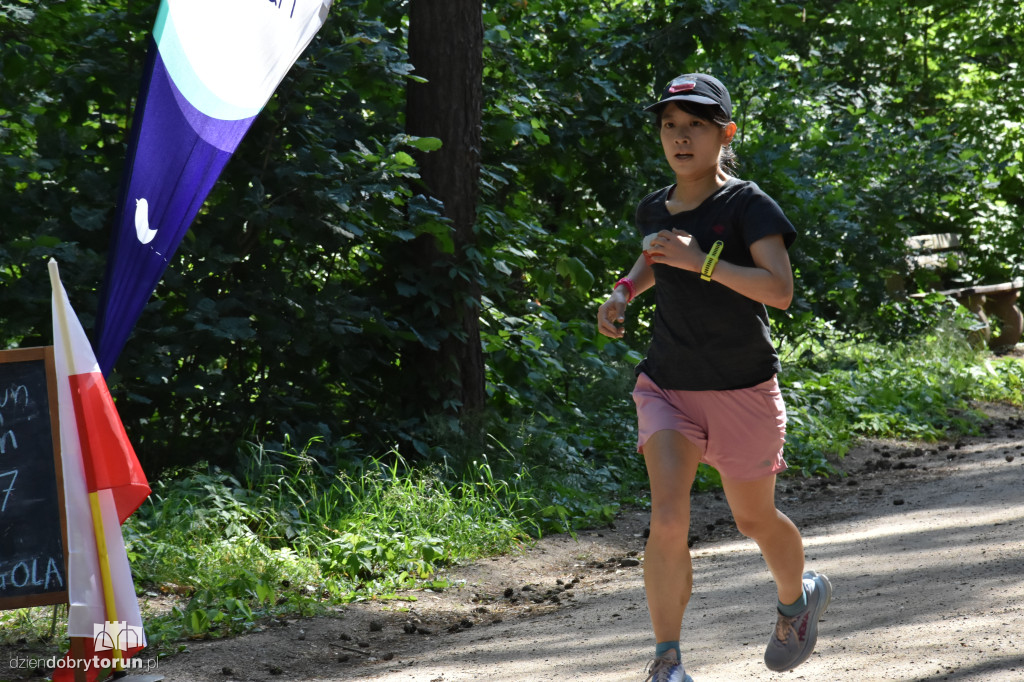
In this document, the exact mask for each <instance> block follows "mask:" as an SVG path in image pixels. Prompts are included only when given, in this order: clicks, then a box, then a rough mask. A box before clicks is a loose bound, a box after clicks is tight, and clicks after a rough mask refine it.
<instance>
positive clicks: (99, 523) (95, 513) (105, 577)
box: [47, 258, 124, 670]
mask: <svg viewBox="0 0 1024 682" xmlns="http://www.w3.org/2000/svg"><path fill="white" fill-rule="evenodd" d="M47 267H48V268H49V270H50V287H51V288H52V289H53V291H54V293H57V292H63V289H64V285H63V284H61V281H60V272H59V271H58V268H57V261H56V260H54V259H53V258H51V259H50V262H49V264H48V265H47ZM61 296H63V293H62V294H61ZM54 307H55V308H56V309H57V317H58V321H59V323H60V331H61V336H62V337H63V338H64V339H70V338H71V331H70V329H71V328H70V325H69V324H68V318H67V306H65V305H63V301H62V302H61V305H59V306H54ZM61 345H62V346H63V347H64V355H65V357H64V361H65V362H66V363H67V367H68V374H69V375H70V374H71V372H73V371H74V369H75V359H74V355H73V354H72V353H71V344H70V343H62V344H61ZM89 506H90V508H91V509H92V528H93V535H95V536H96V555H97V559H98V560H99V565H100V582H101V584H102V585H103V601H104V603H105V605H106V612H107V622H108V623H116V622H117V600H116V599H114V585H113V581H112V580H111V578H110V559H109V557H108V556H107V539H106V536H105V535H104V534H103V509H102V508H101V507H100V497H99V493H95V492H90V493H89ZM70 613H71V611H70V609H69V610H68V614H69V619H70ZM120 645H121V642H120V633H118V641H117V642H115V643H114V647H113V651H112V653H113V656H114V668H115V669H116V670H124V662H123V661H122V659H121V647H120Z"/></svg>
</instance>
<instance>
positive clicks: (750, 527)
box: [733, 509, 782, 540]
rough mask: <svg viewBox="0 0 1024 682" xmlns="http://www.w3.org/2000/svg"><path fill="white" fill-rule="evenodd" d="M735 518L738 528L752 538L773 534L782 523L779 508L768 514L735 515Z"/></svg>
mask: <svg viewBox="0 0 1024 682" xmlns="http://www.w3.org/2000/svg"><path fill="white" fill-rule="evenodd" d="M733 518H734V519H735V521H736V530H738V531H739V532H740V533H741V534H742V535H744V536H746V537H748V538H750V539H751V540H756V539H758V538H759V537H762V536H765V535H769V534H771V533H772V532H774V530H775V529H776V528H777V527H778V526H779V524H781V523H782V518H781V515H780V514H779V511H778V510H777V509H774V510H772V513H768V514H751V515H734V517H733Z"/></svg>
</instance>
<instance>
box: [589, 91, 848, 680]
mask: <svg viewBox="0 0 1024 682" xmlns="http://www.w3.org/2000/svg"><path fill="white" fill-rule="evenodd" d="M646 110H647V111H650V112H653V113H654V114H655V116H656V120H657V124H658V129H659V131H660V133H659V134H660V137H661V146H662V148H663V150H664V152H665V158H666V159H667V161H668V165H669V168H670V169H671V170H672V173H673V174H674V175H675V182H674V183H673V184H671V185H669V186H668V187H663V188H661V189H659V190H657V191H655V192H652V193H651V194H649V195H648V196H647V197H645V198H644V199H643V200H642V201H641V202H640V204H639V206H638V207H637V211H636V224H637V228H638V229H639V231H640V233H641V235H642V236H643V237H644V250H643V254H642V255H641V256H640V257H638V258H637V260H636V262H635V263H634V264H633V267H632V268H631V269H630V271H629V274H628V275H626V276H625V277H623V278H622V279H620V280H619V281H618V282H617V283H616V285H615V287H614V289H613V292H612V294H611V296H609V298H608V300H607V301H605V302H604V304H602V305H601V307H600V309H599V310H598V330H599V331H600V333H602V334H604V335H606V336H610V337H612V338H622V336H623V334H624V330H623V327H622V324H623V322H624V320H625V311H626V307H627V305H628V304H629V303H630V302H631V301H632V300H633V299H634V298H635V297H636V296H637V295H639V294H640V293H642V292H644V291H646V290H647V289H650V288H652V287H654V301H655V306H656V308H655V312H654V324H653V333H652V339H651V344H650V347H649V349H648V352H647V357H646V358H645V359H644V360H643V361H642V362H641V363H640V364H639V365H638V366H637V368H636V374H637V382H636V387H635V389H634V391H633V400H634V401H635V403H636V409H637V419H638V432H639V435H638V442H637V450H638V451H639V452H641V453H642V454H643V457H644V461H645V463H646V466H647V474H648V477H649V479H650V487H651V524H650V525H651V528H650V538H649V539H648V542H647V549H646V557H645V562H644V585H645V587H646V591H647V606H648V610H649V611H650V616H651V624H652V626H653V630H654V638H655V643H656V647H655V656H654V661H653V662H652V663H651V665H650V666H649V668H648V673H649V675H648V677H647V680H651V681H653V682H692V680H693V678H691V677H690V676H689V675H687V674H686V671H685V669H684V666H683V664H682V655H681V650H680V644H679V640H680V629H681V627H682V621H683V614H684V612H685V611H686V606H687V603H688V602H689V600H690V595H691V592H692V588H693V566H692V563H691V558H690V551H689V548H688V545H687V541H688V538H689V529H690V490H691V487H692V485H693V481H694V477H695V476H696V473H697V465H698V464H700V463H701V462H704V463H706V464H708V465H710V466H712V467H714V468H715V469H716V470H717V471H718V473H719V474H720V475H721V478H722V488H723V490H724V492H725V496H726V499H727V501H728V503H729V508H730V509H731V510H732V514H733V518H734V519H735V521H736V527H737V528H738V529H739V531H740V533H742V534H743V535H745V536H746V537H749V538H751V539H753V540H754V541H755V542H756V543H757V545H758V547H759V548H760V550H761V554H762V556H763V557H764V560H765V562H766V563H767V565H768V569H769V570H770V572H771V574H772V577H773V578H774V581H775V586H776V590H777V592H778V604H777V617H776V625H775V628H774V630H773V631H772V633H771V637H770V639H769V641H768V648H767V650H766V651H765V655H764V661H765V665H767V666H768V668H769V669H771V670H775V671H784V670H790V669H792V668H795V667H796V666H798V665H800V664H801V663H803V662H804V661H806V660H807V659H808V657H810V655H811V652H812V651H813V650H814V645H815V642H816V641H817V635H818V620H819V619H820V618H821V616H822V614H823V613H824V612H825V609H826V608H828V605H829V602H830V601H831V599H832V585H831V583H830V582H829V580H828V578H826V577H825V576H824V575H822V574H819V573H816V572H814V571H806V572H805V571H804V549H803V540H802V539H801V537H800V532H799V531H798V530H797V528H796V526H795V525H794V524H793V522H792V521H790V520H789V518H788V517H787V516H786V515H785V514H783V513H782V512H780V511H779V510H778V509H776V507H775V477H776V475H777V474H779V473H780V472H782V471H784V470H785V469H786V468H787V465H786V462H785V459H784V458H783V442H784V440H785V433H786V408H785V405H784V403H783V400H782V394H781V392H780V390H779V384H778V380H777V379H776V374H777V373H778V372H779V371H780V369H781V365H780V362H779V357H778V354H777V353H776V351H775V348H774V346H773V344H772V340H771V337H770V334H769V325H768V313H767V309H766V306H771V307H773V308H778V309H780V310H785V309H786V308H788V307H789V305H790V303H791V301H792V299H793V271H792V267H791V265H790V261H789V254H788V248H789V246H790V245H791V244H792V243H793V240H794V239H795V238H796V229H795V228H794V227H793V225H792V224H791V223H790V222H789V220H788V219H787V218H786V216H785V215H784V214H783V212H782V210H781V209H780V208H779V206H778V204H777V203H776V202H775V201H774V200H773V199H772V198H771V197H769V196H768V195H767V194H765V193H764V192H763V191H761V189H760V188H759V187H758V186H757V185H756V184H754V183H753V182H749V181H744V180H740V179H739V178H736V177H734V176H733V175H730V174H729V172H727V169H729V168H730V164H731V162H732V160H733V159H734V158H735V157H734V155H733V152H732V148H731V147H730V144H731V142H732V139H733V136H734V135H735V134H736V124H735V123H734V122H733V121H732V101H731V99H730V97H729V92H728V90H726V88H725V86H724V85H723V84H722V83H721V82H720V81H719V80H718V79H716V78H714V77H712V76H709V75H706V74H700V73H695V74H687V75H683V76H679V77H678V78H675V79H674V80H672V81H671V82H670V83H669V84H668V85H667V86H665V89H664V91H663V92H662V93H661V97H660V98H659V99H658V101H657V102H655V103H654V104H652V105H650V106H649V107H647V108H646Z"/></svg>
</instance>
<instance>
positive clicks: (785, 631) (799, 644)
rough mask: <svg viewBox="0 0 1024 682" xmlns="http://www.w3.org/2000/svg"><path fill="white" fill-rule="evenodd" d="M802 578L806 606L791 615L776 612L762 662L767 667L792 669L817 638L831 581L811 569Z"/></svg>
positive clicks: (807, 656) (804, 658)
mask: <svg viewBox="0 0 1024 682" xmlns="http://www.w3.org/2000/svg"><path fill="white" fill-rule="evenodd" d="M803 579H804V591H805V592H806V593H807V608H805V609H804V610H803V611H801V612H800V613H799V614H797V615H795V616H792V617H789V616H783V615H782V614H781V613H780V614H778V615H779V617H778V620H777V621H776V623H775V632H773V633H772V637H771V639H770V640H768V648H767V649H766V650H765V652H764V664H765V665H766V666H768V669H769V670H774V671H776V672H783V671H785V670H792V669H793V668H795V667H797V666H798V665H800V664H801V663H803V662H804V661H806V660H807V659H808V658H810V656H811V652H812V651H814V644H815V643H816V642H817V641H818V620H819V619H820V618H821V616H822V614H824V613H825V609H827V608H828V605H829V602H831V601H832V583H830V582H829V580H828V578H826V577H825V576H824V575H822V574H820V573H816V572H815V571H807V572H806V573H804V575H803Z"/></svg>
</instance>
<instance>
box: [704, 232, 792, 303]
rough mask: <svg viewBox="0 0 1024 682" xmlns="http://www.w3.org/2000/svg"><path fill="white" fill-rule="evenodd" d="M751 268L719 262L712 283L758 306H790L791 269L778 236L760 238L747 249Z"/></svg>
mask: <svg viewBox="0 0 1024 682" xmlns="http://www.w3.org/2000/svg"><path fill="white" fill-rule="evenodd" d="M750 255H751V256H753V258H754V266H755V267H752V268H747V267H743V266H741V265H733V264H732V263H727V262H725V261H719V262H718V265H716V266H715V269H714V271H713V272H712V273H711V279H712V280H713V281H715V282H718V283H719V284H723V285H725V286H727V287H729V288H730V289H732V290H733V291H735V292H736V293H738V294H743V295H744V296H746V297H747V298H750V299H753V300H755V301H757V302H759V303H764V304H765V305H768V306H771V307H773V308H778V309H779V310H785V309H786V308H788V307H789V304H790V303H792V302H793V266H792V265H791V264H790V262H789V251H787V250H786V244H785V242H784V241H783V239H782V235H780V234H772V235H768V236H767V237H762V238H761V239H758V240H757V241H756V242H754V243H753V244H751V245H750Z"/></svg>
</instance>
